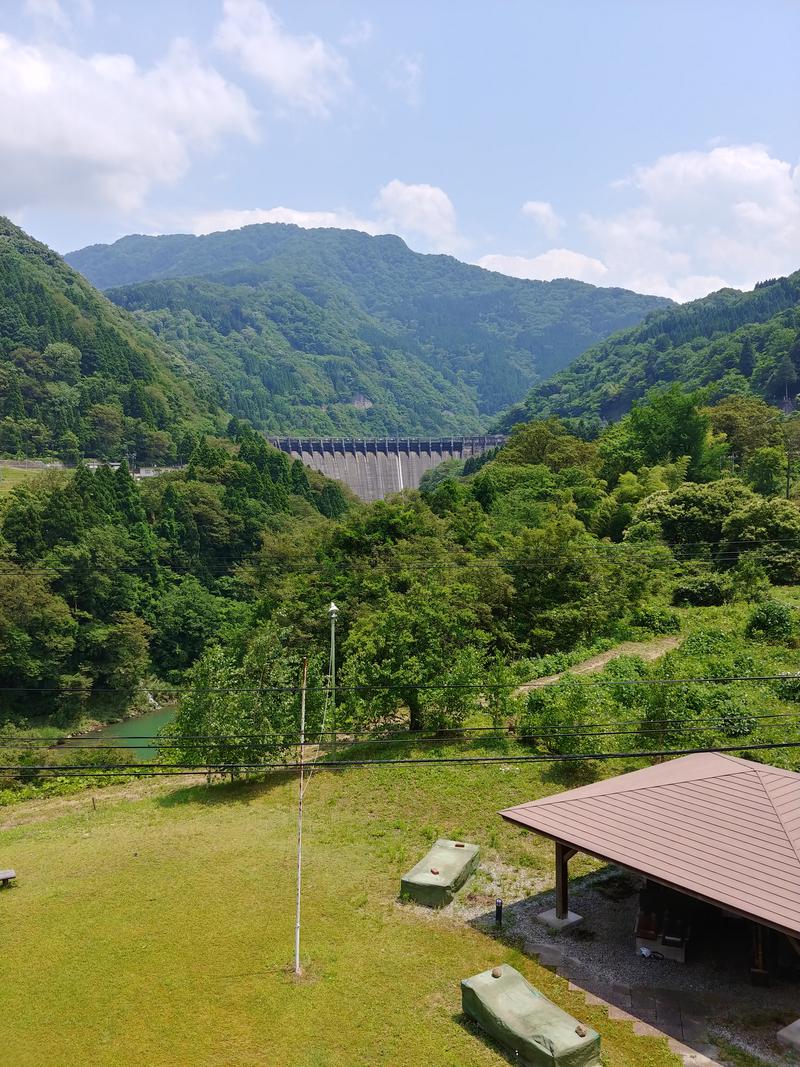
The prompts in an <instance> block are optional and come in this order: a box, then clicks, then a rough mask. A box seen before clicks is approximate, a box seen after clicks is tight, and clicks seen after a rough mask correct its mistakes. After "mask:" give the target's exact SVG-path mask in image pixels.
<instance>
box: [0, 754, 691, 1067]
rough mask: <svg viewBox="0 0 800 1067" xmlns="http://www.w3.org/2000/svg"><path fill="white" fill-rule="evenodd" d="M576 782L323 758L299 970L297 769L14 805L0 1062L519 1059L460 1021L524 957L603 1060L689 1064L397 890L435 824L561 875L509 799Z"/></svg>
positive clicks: (446, 1064) (465, 1064)
mask: <svg viewBox="0 0 800 1067" xmlns="http://www.w3.org/2000/svg"><path fill="white" fill-rule="evenodd" d="M386 747H391V746H386ZM385 754H386V755H388V753H385ZM428 754H430V753H429V752H428ZM492 754H495V755H497V751H494V752H493V753H492ZM612 769H613V770H614V771H619V770H622V769H623V768H622V767H621V766H616V767H614V768H612V767H610V766H609V772H611V771H612ZM559 788H563V784H562V783H559V782H558V781H556V780H555V779H553V778H552V777H551V776H550V775H549V772H548V771H547V770H545V769H543V768H541V767H540V768H536V767H531V766H525V765H524V764H522V765H520V764H511V763H502V764H499V765H482V766H481V765H477V766H475V765H473V766H462V767H452V766H447V765H438V766H430V767H423V766H416V767H391V768H389V767H365V768H361V767H353V768H348V769H347V770H346V771H326V770H324V769H323V770H319V771H317V773H316V774H315V776H314V778H313V780H312V782H311V785H310V788H309V790H308V793H307V797H306V837H305V864H304V878H305V892H304V898H303V959H304V963H305V967H306V977H305V978H304V979H303V980H302V981H300V982H296V981H295V980H294V978H293V977H292V976H291V974H290V962H291V959H292V951H293V934H294V888H295V830H296V824H295V813H296V797H297V785H296V779H295V778H294V777H292V776H289V775H287V774H285V773H280V774H278V773H276V774H275V775H274V776H273V777H272V778H270V779H269V780H268V781H266V782H257V783H249V784H236V785H215V786H212V787H207V786H205V785H185V784H184V783H182V782H181V780H180V779H175V778H173V779H170V780H169V782H167V781H160V782H157V783H153V782H147V783H144V782H136V783H133V784H130V783H129V784H127V785H123V786H113V787H106V788H103V789H98V790H96V791H94V794H93V795H94V796H95V798H96V804H97V810H96V811H95V810H94V809H93V806H92V799H91V797H92V794H91V793H87V794H82V795H80V796H72V797H68V798H54V799H53V800H50V801H44V802H43V801H37V802H32V803H28V804H22V805H18V806H16V807H12V808H7V809H5V810H4V811H3V812H2V813H0V826H2V827H3V829H2V830H0V867H4V866H13V867H15V868H16V870H17V872H18V875H19V879H18V884H17V885H16V886H15V887H14V888H12V889H9V890H5V891H2V892H0V1049H2V1058H3V1061H4V1062H8V1063H13V1064H15V1065H16V1067H28V1065H36V1067H75V1065H77V1064H86V1065H91V1067H112V1065H113V1067H126V1065H129V1064H130V1065H134V1064H136V1065H141V1064H145V1065H147V1067H211V1065H212V1064H213V1065H214V1067H219V1065H225V1067H245V1065H246V1067H251V1065H273V1064H275V1065H278V1064H286V1065H291V1067H344V1065H347V1067H356V1065H364V1067H366V1065H370V1067H375V1065H409V1067H411V1065H417V1064H430V1065H431V1067H482V1065H487V1067H488V1065H492V1064H494V1065H502V1064H504V1063H507V1062H508V1061H507V1060H506V1059H505V1058H504V1057H503V1055H502V1054H501V1053H500V1052H499V1051H498V1050H497V1049H496V1048H494V1047H492V1046H490V1045H489V1044H487V1043H486V1042H485V1041H484V1040H483V1039H482V1038H481V1037H480V1036H479V1035H478V1034H477V1033H476V1032H475V1031H474V1030H472V1029H471V1028H470V1027H469V1026H468V1025H466V1024H465V1021H464V1020H463V1019H462V1017H461V1011H460V991H459V980H460V979H461V978H463V977H466V976H468V975H471V974H474V973H476V972H478V971H481V970H484V969H485V968H487V967H491V966H493V965H495V964H496V963H499V962H509V963H512V964H513V965H514V966H516V967H518V968H519V969H520V970H522V971H523V972H524V973H525V975H526V976H527V977H528V978H529V979H530V980H531V981H532V982H533V983H534V984H535V985H537V986H538V987H539V988H541V989H542V990H543V991H544V992H545V993H546V994H547V995H548V996H550V997H552V998H553V999H554V1000H555V1001H556V1002H557V1003H559V1004H560V1005H561V1006H562V1007H564V1008H565V1009H566V1010H567V1011H569V1012H571V1013H572V1014H574V1015H576V1016H577V1017H578V1018H580V1019H581V1020H583V1021H585V1022H588V1023H589V1024H590V1025H592V1026H595V1027H597V1029H598V1030H600V1032H601V1033H602V1035H603V1047H604V1062H605V1063H606V1064H608V1065H613V1067H645V1065H646V1067H667V1065H675V1064H678V1063H679V1060H678V1059H677V1057H675V1056H674V1055H673V1054H672V1053H671V1052H669V1051H668V1049H667V1047H666V1044H665V1043H663V1042H662V1041H661V1040H656V1039H652V1038H644V1037H637V1036H635V1035H634V1034H633V1032H632V1030H631V1028H630V1026H629V1025H628V1024H625V1023H622V1022H611V1021H609V1020H608V1018H607V1017H606V1015H605V1013H604V1012H603V1011H601V1010H600V1009H598V1008H596V1007H587V1006H586V1004H585V1002H584V1000H583V997H582V996H581V995H580V994H578V993H574V992H572V993H571V992H569V991H568V989H567V986H566V983H565V982H564V981H563V980H562V979H560V978H558V977H556V976H555V975H553V974H552V973H551V972H549V971H547V970H546V969H543V968H541V967H539V966H538V965H537V964H536V963H535V962H533V961H532V960H531V959H529V958H527V957H526V956H525V955H523V954H522V953H521V952H520V951H519V950H518V949H517V948H515V947H514V946H513V944H510V943H503V942H502V941H499V940H496V939H495V938H494V936H492V935H491V934H490V933H486V932H481V931H480V930H479V929H477V928H476V927H475V926H474V925H471V924H470V923H468V922H466V921H464V919H463V918H457V917H456V916H454V915H447V914H442V913H438V914H436V913H430V912H428V911H426V910H425V909H421V908H417V907H414V906H409V905H404V904H401V903H399V902H398V900H397V893H398V888H399V877H400V875H401V873H402V872H403V871H404V870H406V869H408V867H409V866H411V865H412V864H413V863H414V862H416V860H417V859H419V858H420V857H421V855H422V854H423V853H424V851H425V850H426V849H427V847H428V845H429V843H430V842H431V841H432V840H433V839H434V838H436V837H437V836H447V837H455V838H464V839H467V840H473V841H477V842H479V843H480V844H481V845H482V846H483V849H484V862H485V863H486V864H488V865H489V866H492V865H494V867H495V870H497V869H500V870H502V871H506V870H509V871H510V870H511V869H512V868H517V869H519V870H521V871H523V872H524V873H525V876H526V877H530V878H531V880H533V881H535V880H536V879H541V884H542V885H545V884H547V885H551V884H552V866H551V862H552V857H551V847H549V846H548V845H547V844H546V843H545V842H543V841H541V840H539V839H538V838H536V837H534V836H533V835H529V834H526V833H524V832H522V831H520V830H516V829H514V828H512V827H511V826H509V825H507V824H505V823H503V822H502V820H501V819H499V818H498V817H497V816H496V815H495V812H496V810H497V809H498V808H501V807H504V806H507V805H509V804H513V803H518V802H520V801H522V800H525V799H531V798H532V797H535V796H540V795H543V794H544V793H546V792H552V791H554V790H556V789H559ZM501 864H502V866H501ZM590 865H591V861H589V860H585V859H583V860H581V859H580V858H576V859H575V860H574V861H573V864H572V865H571V866H572V867H573V868H574V873H575V874H579V873H581V871H582V870H588V869H590ZM507 877H508V878H509V880H511V879H512V875H511V874H510V873H509V874H508V876H507ZM510 893H511V889H510V886H509V894H510ZM492 904H493V901H492V900H490V899H487V901H486V909H487V910H489V909H490V908H491V907H492Z"/></svg>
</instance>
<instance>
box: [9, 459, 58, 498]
mask: <svg viewBox="0 0 800 1067" xmlns="http://www.w3.org/2000/svg"><path fill="white" fill-rule="evenodd" d="M46 473H47V472H46V471H44V470H37V469H34V468H31V469H26V468H24V467H4V466H2V465H0V496H2V495H3V494H4V493H10V492H11V490H12V489H16V487H17V486H18V485H22V484H23V483H24V482H27V481H29V480H30V479H31V478H39V477H41V475H42V474H46Z"/></svg>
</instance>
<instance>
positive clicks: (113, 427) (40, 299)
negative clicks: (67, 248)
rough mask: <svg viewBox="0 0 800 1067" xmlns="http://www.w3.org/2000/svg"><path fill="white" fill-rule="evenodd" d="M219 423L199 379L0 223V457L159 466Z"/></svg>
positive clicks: (44, 251) (209, 391) (59, 262)
mask: <svg viewBox="0 0 800 1067" xmlns="http://www.w3.org/2000/svg"><path fill="white" fill-rule="evenodd" d="M217 418H218V411H217V405H216V402H215V401H214V399H213V388H212V387H211V385H210V384H209V383H208V380H207V377H206V375H204V374H203V373H201V372H198V371H197V370H193V369H192V368H191V367H190V365H189V364H188V363H187V362H186V361H185V360H184V359H183V358H182V357H181V356H180V355H179V354H178V353H177V352H175V351H174V350H171V349H169V348H167V347H166V346H165V345H163V344H162V343H160V342H159V341H158V340H157V339H156V338H155V337H154V336H153V334H152V333H151V332H150V331H149V330H145V329H143V328H142V327H141V326H140V325H137V324H136V323H135V322H134V321H133V319H132V318H131V316H130V315H128V314H127V313H126V312H125V311H123V310H121V309H120V308H118V307H115V306H114V304H112V303H111V302H110V301H109V300H107V299H106V298H105V297H104V296H103V295H102V294H100V293H98V292H97V291H96V290H95V289H93V288H92V286H91V285H89V284H88V283H87V282H86V280H85V279H84V278H82V277H81V275H80V274H78V273H77V271H75V270H73V269H72V268H71V267H69V266H67V264H66V263H65V262H64V260H63V259H61V257H60V256H58V255H57V254H56V253H55V252H52V251H51V250H50V249H49V248H47V247H46V246H45V245H43V244H40V243H39V242H38V241H35V240H33V239H32V238H31V237H29V236H28V235H27V234H26V233H24V232H23V231H22V230H20V229H19V228H18V227H17V226H14V225H13V224H12V223H11V222H9V221H8V220H7V219H4V218H0V454H2V453H5V454H11V455H14V454H17V453H19V452H22V453H25V454H28V455H37V454H45V453H49V452H55V453H57V454H60V455H63V456H65V457H67V458H70V457H71V458H75V457H77V455H78V454H79V453H81V452H84V453H87V454H89V455H96V456H104V457H108V458H109V459H118V458H120V456H122V455H124V454H126V453H130V452H131V451H135V452H136V454H137V457H138V458H139V459H140V460H143V461H158V462H167V461H170V460H173V459H174V458H175V456H176V454H177V452H178V450H179V446H180V441H181V439H182V437H183V436H184V435H185V434H186V432H187V431H188V430H193V429H203V428H206V429H211V428H213V427H214V426H215V424H216V421H217Z"/></svg>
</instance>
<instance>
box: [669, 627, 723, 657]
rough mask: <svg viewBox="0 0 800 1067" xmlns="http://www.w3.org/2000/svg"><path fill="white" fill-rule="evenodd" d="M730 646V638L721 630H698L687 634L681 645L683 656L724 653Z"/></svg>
mask: <svg viewBox="0 0 800 1067" xmlns="http://www.w3.org/2000/svg"><path fill="white" fill-rule="evenodd" d="M729 645H730V637H729V636H728V635H727V634H726V633H725V632H724V631H722V630H698V631H697V632H696V633H693V634H689V636H688V637H687V638H686V640H685V641H684V642H683V644H682V645H681V652H682V654H683V655H685V656H706V655H708V653H709V652H724V651H725V650H726V649H727V648H728V646H729Z"/></svg>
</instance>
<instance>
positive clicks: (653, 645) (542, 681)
mask: <svg viewBox="0 0 800 1067" xmlns="http://www.w3.org/2000/svg"><path fill="white" fill-rule="evenodd" d="M682 640H683V638H682V637H653V638H651V640H649V641H623V642H622V644H621V645H615V646H614V648H609V649H608V651H607V652H600V653H598V655H596V656H591V657H590V658H589V659H585V660H583V662H582V663H576V664H575V666H574V667H570V668H569V670H568V671H559V673H558V674H548V675H547V676H546V677H545V678H534V680H533V681H532V682H526V683H525V684H524V685H521V686H520V687H519V689H516V690H515V691H514V696H522V695H523V694H524V693H530V691H531V690H532V689H543V688H544V687H545V686H546V685H552V684H553V682H557V681H558V680H559V678H563V677H564V675H565V674H593V673H594V672H595V671H601V670H602V669H603V667H605V665H606V664H607V663H610V662H611V660H612V659H619V657H620V656H639V657H640V659H643V660H645V661H646V662H647V663H652V661H653V660H656V659H661V657H662V656H664V655H666V653H667V652H671V651H672V649H673V648H677V647H678V645H679V644H680V643H681V641H682Z"/></svg>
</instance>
